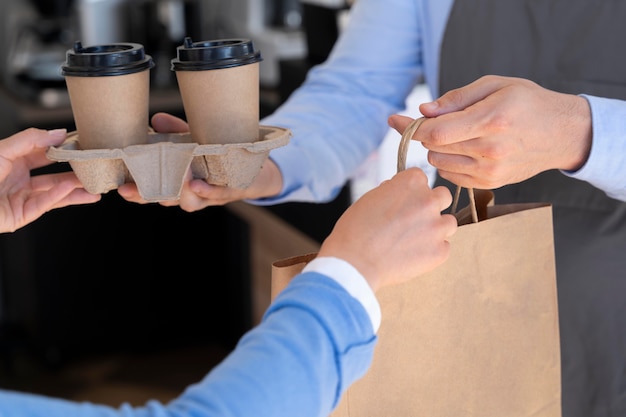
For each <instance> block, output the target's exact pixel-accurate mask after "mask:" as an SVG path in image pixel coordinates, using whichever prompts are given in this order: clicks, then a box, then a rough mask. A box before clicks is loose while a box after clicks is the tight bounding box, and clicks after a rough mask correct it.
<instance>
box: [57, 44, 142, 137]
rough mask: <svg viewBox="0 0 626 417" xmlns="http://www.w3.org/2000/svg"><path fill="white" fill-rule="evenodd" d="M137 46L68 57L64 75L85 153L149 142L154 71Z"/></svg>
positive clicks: (84, 50)
mask: <svg viewBox="0 0 626 417" xmlns="http://www.w3.org/2000/svg"><path fill="white" fill-rule="evenodd" d="M153 67H154V62H153V61H152V58H151V57H150V56H149V55H146V54H145V51H144V48H143V46H142V45H141V44H137V43H111V44H106V45H95V46H89V47H83V46H82V44H81V43H80V42H76V43H75V45H74V48H73V49H70V50H68V51H67V53H66V62H65V64H64V65H63V67H62V74H63V75H64V76H65V83H66V85H67V89H68V93H69V97H70V103H71V106H72V113H73V115H74V122H75V124H76V130H77V131H78V144H79V146H80V148H81V149H114V148H124V147H126V146H129V145H139V144H145V143H147V139H148V127H149V120H148V119H149V100H150V71H149V70H150V69H151V68H153Z"/></svg>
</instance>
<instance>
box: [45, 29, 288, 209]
mask: <svg viewBox="0 0 626 417" xmlns="http://www.w3.org/2000/svg"><path fill="white" fill-rule="evenodd" d="M261 60H262V58H261V54H260V52H258V51H255V50H254V46H253V44H252V42H251V41H250V40H247V39H222V40H213V41H203V42H195V43H194V42H192V40H191V39H190V38H185V41H184V43H183V45H181V46H179V47H178V48H177V57H176V58H174V59H172V61H171V69H172V70H173V71H175V72H176V77H177V80H178V84H179V89H180V94H181V98H182V101H183V107H184V111H185V115H186V117H187V121H188V124H189V130H190V131H189V132H187V133H184V134H173V133H170V134H161V133H156V132H151V131H150V128H149V122H148V120H149V91H150V86H149V82H150V76H149V70H150V69H151V68H153V67H154V62H153V61H152V58H151V57H150V55H147V54H146V53H145V51H144V48H143V46H142V45H141V44H136V43H112V44H107V45H95V46H88V47H83V45H82V44H81V43H80V42H76V44H75V45H74V48H73V49H70V50H68V51H67V57H66V62H65V64H64V65H63V67H62V73H63V75H64V76H65V80H66V84H67V88H68V93H69V97H70V103H71V106H72V112H73V115H74V119H75V123H76V132H74V133H73V134H70V135H68V140H66V142H65V143H64V144H63V145H61V146H60V147H57V148H55V147H52V148H50V149H49V151H48V157H49V158H50V159H53V160H58V161H67V162H69V163H70V166H71V167H72V169H73V170H74V171H75V173H76V175H77V176H78V178H79V179H80V180H81V182H83V185H84V186H85V189H87V191H89V192H92V193H98V194H99V193H104V192H107V191H109V190H112V189H115V188H117V187H118V186H120V185H121V184H124V183H126V182H135V183H136V184H137V187H138V189H139V192H140V194H142V197H143V198H144V199H146V200H148V201H163V200H175V199H178V197H179V196H180V190H181V188H182V183H183V179H184V176H185V173H186V172H187V170H188V169H189V168H191V171H192V174H193V176H194V178H203V179H205V180H206V181H207V182H209V183H210V184H215V185H223V186H229V187H235V188H246V187H247V186H248V185H249V184H250V183H251V182H252V181H253V180H254V177H255V176H256V175H257V174H258V172H259V171H260V169H261V166H262V164H263V162H264V161H265V159H266V158H267V156H268V154H269V151H270V150H271V149H273V148H275V147H278V146H283V145H285V144H287V142H288V140H289V136H290V135H291V133H290V132H289V131H288V130H287V129H281V128H277V127H272V126H260V125H259V69H258V63H259V62H260V61H261Z"/></svg>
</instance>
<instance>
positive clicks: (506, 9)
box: [437, 0, 626, 417]
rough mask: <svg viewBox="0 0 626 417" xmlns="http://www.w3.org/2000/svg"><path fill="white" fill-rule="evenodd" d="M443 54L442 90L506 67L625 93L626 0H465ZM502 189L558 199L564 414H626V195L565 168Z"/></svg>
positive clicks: (550, 81)
mask: <svg viewBox="0 0 626 417" xmlns="http://www.w3.org/2000/svg"><path fill="white" fill-rule="evenodd" d="M440 58H441V62H440V91H441V92H442V93H443V92H445V91H448V90H450V89H452V88H456V87H460V86H463V85H466V84H469V83H470V82H472V81H474V80H476V79H477V78H479V77H480V76H482V75H486V74H498V75H507V76H517V77H523V78H528V79H531V80H533V81H535V82H537V83H538V84H540V85H542V86H544V87H546V88H549V89H552V90H557V91H561V92H565V93H572V94H579V93H588V94H591V95H597V96H604V97H611V98H620V99H626V1H619V0H601V1H584V0H457V1H456V2H455V4H454V6H453V8H452V11H451V14H450V17H449V20H448V25H447V28H446V31H445V34H444V39H443V43H442V48H441V55H440ZM624 117H626V115H624ZM623 139H624V140H626V137H625V138H623ZM437 183H439V184H446V185H448V186H450V187H453V185H451V184H450V183H448V182H446V181H445V180H443V179H442V178H438V179H437ZM495 194H496V202H498V203H503V204H504V203H508V202H536V201H546V202H550V203H552V205H553V213H554V231H555V246H556V262H557V285H558V297H559V316H560V317H559V321H560V334H561V355H562V389H563V400H562V403H563V416H564V417H601V416H602V417H609V416H611V417H618V416H619V417H625V416H626V204H625V203H622V202H619V201H616V200H613V199H610V198H608V197H607V196H606V195H605V194H604V193H603V192H602V191H600V190H598V189H595V188H594V187H592V186H590V185H589V184H587V183H586V182H582V181H578V180H574V179H571V178H568V177H566V176H564V175H562V174H561V173H559V172H558V171H549V172H544V173H542V174H539V175H537V176H535V177H533V178H531V179H529V180H527V181H524V182H523V183H520V184H515V185H509V186H505V187H502V188H500V189H497V190H495ZM511 238H514V236H512V237H511ZM529 261H532V260H529Z"/></svg>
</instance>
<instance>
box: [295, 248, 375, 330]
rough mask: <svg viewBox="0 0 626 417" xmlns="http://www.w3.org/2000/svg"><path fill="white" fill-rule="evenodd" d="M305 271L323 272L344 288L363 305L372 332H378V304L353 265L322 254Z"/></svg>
mask: <svg viewBox="0 0 626 417" xmlns="http://www.w3.org/2000/svg"><path fill="white" fill-rule="evenodd" d="M307 271H311V272H317V273H320V274H323V275H325V276H327V277H329V278H331V279H333V280H335V281H336V282H337V283H338V284H339V285H341V286H342V287H343V288H345V290H346V291H347V292H348V293H349V294H350V295H351V296H353V297H354V298H356V299H357V300H358V301H359V302H360V303H361V305H363V308H365V311H367V314H368V315H369V318H370V321H371V322H372V328H373V329H374V333H377V332H378V328H379V327H380V320H381V312H380V304H379V303H378V300H377V299H376V295H375V294H374V291H373V290H372V287H370V285H369V284H368V282H367V281H366V280H365V278H364V277H363V275H361V273H360V272H359V271H358V270H357V269H356V268H355V267H353V266H352V265H351V264H350V263H348V262H346V261H344V260H343V259H339V258H334V257H330V256H323V257H316V258H315V259H313V260H312V261H311V262H309V263H308V264H307V265H306V266H305V267H304V270H303V271H302V272H307Z"/></svg>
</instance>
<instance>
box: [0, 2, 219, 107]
mask: <svg viewBox="0 0 626 417" xmlns="http://www.w3.org/2000/svg"><path fill="white" fill-rule="evenodd" d="M210 13H211V11H210V10H209V5H208V3H207V2H205V1H203V0H26V1H24V0H2V2H1V3H0V50H2V51H3V54H2V55H1V56H0V75H1V77H2V78H1V79H2V84H3V85H2V87H3V88H6V89H7V90H9V91H10V92H12V93H13V94H16V95H19V96H20V97H21V98H24V99H27V100H30V101H32V102H35V103H38V104H40V105H42V106H43V107H48V108H50V107H60V106H67V105H68V103H67V98H66V97H65V98H64V96H65V95H64V94H63V91H64V90H65V85H64V79H63V78H62V76H61V74H60V67H61V65H62V63H63V62H64V60H65V52H66V51H67V50H68V49H70V48H71V47H72V45H73V44H74V42H75V41H77V40H80V41H81V42H82V44H83V45H95V44H102V43H110V42H137V43H141V44H143V45H144V47H145V49H146V51H147V52H148V53H149V54H150V55H152V57H153V59H154V60H155V61H156V63H157V67H156V69H155V71H153V73H152V74H151V76H152V77H153V79H152V80H151V82H152V85H153V86H154V87H155V88H160V87H168V86H171V85H173V84H174V82H175V81H174V77H173V75H172V73H171V71H170V68H169V61H170V59H171V58H172V57H174V56H175V53H176V47H177V46H178V45H180V44H182V40H183V39H184V37H185V36H192V37H193V38H195V39H204V38H205V37H210V36H211V34H210V33H209V32H208V31H205V28H206V26H205V25H204V23H205V20H208V16H210Z"/></svg>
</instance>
